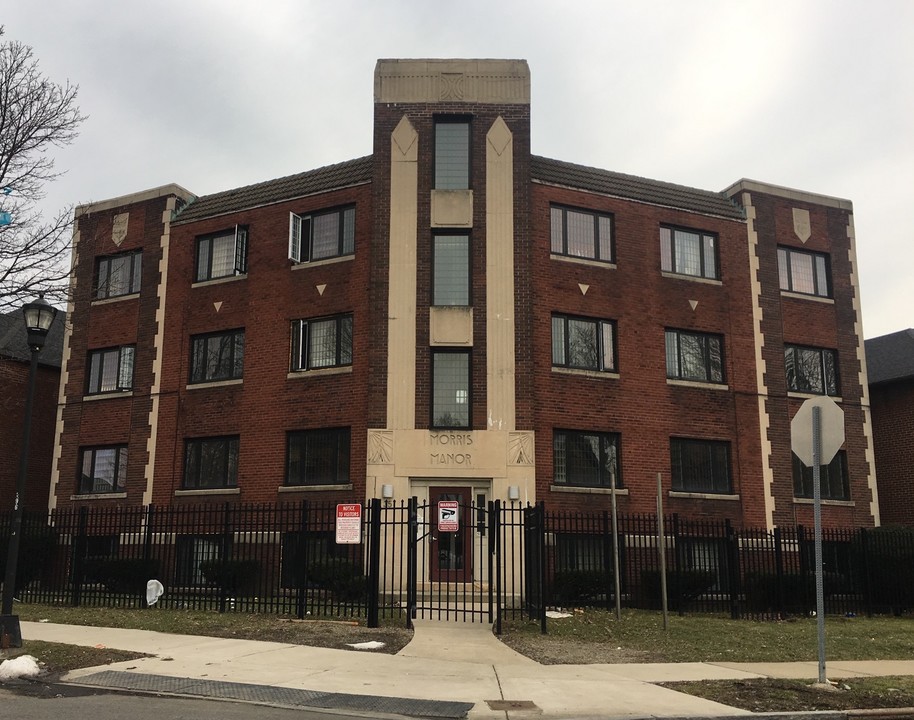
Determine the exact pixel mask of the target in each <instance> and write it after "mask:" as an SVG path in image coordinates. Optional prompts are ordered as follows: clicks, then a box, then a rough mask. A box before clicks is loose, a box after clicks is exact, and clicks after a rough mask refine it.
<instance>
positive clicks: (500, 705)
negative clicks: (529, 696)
mask: <svg viewBox="0 0 914 720" xmlns="http://www.w3.org/2000/svg"><path fill="white" fill-rule="evenodd" d="M486 705H488V706H489V710H539V708H538V707H537V706H536V705H535V704H534V702H533V701H532V700H486Z"/></svg>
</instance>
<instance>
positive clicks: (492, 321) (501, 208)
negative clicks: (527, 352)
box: [486, 116, 516, 431]
mask: <svg viewBox="0 0 914 720" xmlns="http://www.w3.org/2000/svg"><path fill="white" fill-rule="evenodd" d="M514 340H515V325H514V138H513V135H512V133H511V130H510V129H509V128H508V126H507V124H506V123H505V121H504V119H503V118H502V117H501V116H499V117H497V118H496V119H495V122H494V123H492V127H491V128H489V132H488V133H487V134H486V388H487V397H486V403H487V408H488V412H487V413H486V416H487V419H488V427H490V428H492V429H493V430H509V431H510V430H514V429H515V424H516V411H515V382H514V379H515V378H514V374H515V352H514Z"/></svg>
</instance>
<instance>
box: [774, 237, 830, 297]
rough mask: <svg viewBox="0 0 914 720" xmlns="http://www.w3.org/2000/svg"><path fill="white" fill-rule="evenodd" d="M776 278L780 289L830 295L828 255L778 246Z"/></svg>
mask: <svg viewBox="0 0 914 720" xmlns="http://www.w3.org/2000/svg"><path fill="white" fill-rule="evenodd" d="M778 278H779V280H780V286H781V290H788V291H790V292H795V293H802V294H803V295H816V296H818V297H831V282H830V280H831V278H830V272H829V263H828V255H826V254H825V253H816V252H807V251H805V250H796V249H794V248H787V247H779V248H778Z"/></svg>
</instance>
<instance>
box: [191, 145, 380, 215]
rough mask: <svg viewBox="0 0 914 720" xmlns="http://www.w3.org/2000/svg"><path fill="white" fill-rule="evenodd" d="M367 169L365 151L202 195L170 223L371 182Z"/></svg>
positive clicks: (369, 161)
mask: <svg viewBox="0 0 914 720" xmlns="http://www.w3.org/2000/svg"><path fill="white" fill-rule="evenodd" d="M371 172H372V162H371V155H366V156H365V157H361V158H356V159H355V160H347V161H346V162H341V163H337V164H336V165H327V166H325V167H322V168H317V169H316V170H309V171H307V172H303V173H298V174H296V175H288V176H286V177H282V178H278V179H277V180H268V181H266V182H261V183H255V184H254V185H247V186H245V187H241V188H235V189H234V190H226V191H224V192H219V193H214V194H213V195H203V196H202V197H199V198H197V199H196V200H194V201H193V202H191V203H189V204H188V205H186V206H185V207H184V208H183V209H182V210H181V211H180V212H179V213H178V214H177V215H176V217H175V219H174V224H176V225H177V224H181V223H188V222H193V221H194V220H202V219H203V218H208V217H215V216H217V215H225V214H228V213H233V212H238V211H239V210H248V209H250V208H255V207H261V206H263V205H271V204H273V203H278V202H283V201H285V200H292V199H294V198H298V197H305V196H307V195H313V194H314V193H319V192H327V191H328V190H336V189H338V188H344V187H351V186H353V185H362V184H364V183H367V182H371Z"/></svg>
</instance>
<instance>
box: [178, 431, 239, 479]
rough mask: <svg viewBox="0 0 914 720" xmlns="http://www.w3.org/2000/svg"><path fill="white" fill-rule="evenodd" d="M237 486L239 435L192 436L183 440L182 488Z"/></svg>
mask: <svg viewBox="0 0 914 720" xmlns="http://www.w3.org/2000/svg"><path fill="white" fill-rule="evenodd" d="M237 485H238V436H237V435H235V436H228V437H208V438H192V439H188V440H186V441H185V443H184V484H183V489H184V490H203V489H208V488H233V487H236V486H237Z"/></svg>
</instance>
